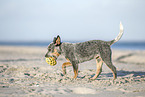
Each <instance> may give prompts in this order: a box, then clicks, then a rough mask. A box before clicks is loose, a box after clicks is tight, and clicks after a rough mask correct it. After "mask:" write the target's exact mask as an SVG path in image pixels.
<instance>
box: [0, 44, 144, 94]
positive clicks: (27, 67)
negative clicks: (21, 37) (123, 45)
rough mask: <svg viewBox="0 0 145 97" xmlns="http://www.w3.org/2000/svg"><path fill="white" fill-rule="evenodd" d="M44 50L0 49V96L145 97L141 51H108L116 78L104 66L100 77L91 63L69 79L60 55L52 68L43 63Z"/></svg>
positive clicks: (86, 63)
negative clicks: (62, 66) (76, 75)
mask: <svg viewBox="0 0 145 97" xmlns="http://www.w3.org/2000/svg"><path fill="white" fill-rule="evenodd" d="M46 52H47V47H18V46H16V47H15V46H0V97H7V96H9V97H29V96H30V97H31V96H32V97H33V96H34V97H39V96H40V97H64V96H67V97H96V96H97V97H108V96H109V97H111V96H112V97H145V51H144V50H142V51H139V50H116V49H113V50H112V59H113V64H114V65H115V66H116V68H117V75H118V78H117V79H116V80H112V79H113V75H112V72H111V70H110V69H109V68H108V67H107V66H106V65H105V64H104V65H103V71H102V73H101V75H100V76H99V77H98V78H97V79H96V80H93V81H92V80H89V78H91V77H92V76H93V75H94V74H95V72H96V63H95V60H91V61H88V62H84V63H82V64H79V75H78V77H77V79H73V75H74V74H73V69H72V67H68V68H67V75H65V76H63V75H62V70H61V65H62V63H63V62H66V60H65V58H64V57H63V56H60V57H59V58H58V60H57V65H56V66H50V65H48V64H47V63H46V62H45V57H44V55H45V53H46Z"/></svg>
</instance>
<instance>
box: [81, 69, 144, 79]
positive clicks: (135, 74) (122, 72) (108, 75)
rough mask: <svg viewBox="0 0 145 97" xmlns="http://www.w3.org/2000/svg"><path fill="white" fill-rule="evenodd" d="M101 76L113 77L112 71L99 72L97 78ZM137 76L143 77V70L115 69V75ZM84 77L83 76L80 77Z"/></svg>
mask: <svg viewBox="0 0 145 97" xmlns="http://www.w3.org/2000/svg"><path fill="white" fill-rule="evenodd" d="M94 75H95V74H93V75H91V77H93V76H94ZM102 76H105V77H113V74H112V73H103V72H102V73H101V74H100V75H99V77H98V78H99V79H100V78H101V77H102ZM137 76H140V77H145V72H142V71H124V70H120V71H117V77H123V78H125V77H137ZM82 78H84V77H82ZM99 79H98V80H99Z"/></svg>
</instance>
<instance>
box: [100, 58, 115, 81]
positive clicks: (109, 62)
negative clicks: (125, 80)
mask: <svg viewBox="0 0 145 97" xmlns="http://www.w3.org/2000/svg"><path fill="white" fill-rule="evenodd" d="M102 59H103V58H102ZM103 61H104V63H105V64H106V65H107V66H108V67H109V68H110V69H111V71H112V72H113V77H114V80H115V79H116V78H117V73H116V67H115V66H114V65H113V64H112V61H111V57H110V56H106V57H105V58H104V59H103Z"/></svg>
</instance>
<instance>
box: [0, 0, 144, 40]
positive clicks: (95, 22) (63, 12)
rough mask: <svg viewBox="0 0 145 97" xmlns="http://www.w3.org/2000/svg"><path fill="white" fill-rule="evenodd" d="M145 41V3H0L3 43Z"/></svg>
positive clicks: (8, 0)
mask: <svg viewBox="0 0 145 97" xmlns="http://www.w3.org/2000/svg"><path fill="white" fill-rule="evenodd" d="M120 21H122V24H123V26H124V35H123V37H122V39H121V40H120V41H145V0H0V41H50V40H52V39H53V37H54V36H57V35H60V36H61V38H62V40H63V41H72V40H73V41H75V40H93V39H100V40H112V39H114V38H115V37H116V36H117V35H118V33H119V23H120Z"/></svg>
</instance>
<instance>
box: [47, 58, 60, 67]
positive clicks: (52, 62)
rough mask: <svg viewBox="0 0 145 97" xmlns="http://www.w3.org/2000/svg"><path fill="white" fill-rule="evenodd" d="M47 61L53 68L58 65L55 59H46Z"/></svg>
mask: <svg viewBox="0 0 145 97" xmlns="http://www.w3.org/2000/svg"><path fill="white" fill-rule="evenodd" d="M45 60H46V62H47V63H48V64H50V65H51V66H54V65H56V63H57V62H56V61H55V59H54V58H53V57H48V58H46V59H45Z"/></svg>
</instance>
